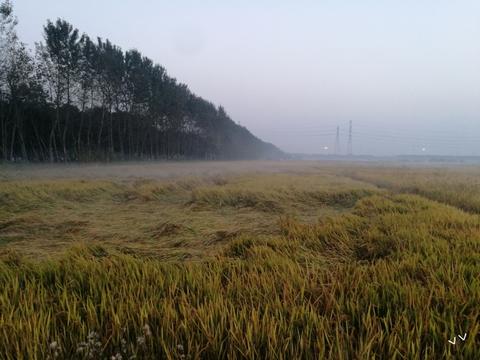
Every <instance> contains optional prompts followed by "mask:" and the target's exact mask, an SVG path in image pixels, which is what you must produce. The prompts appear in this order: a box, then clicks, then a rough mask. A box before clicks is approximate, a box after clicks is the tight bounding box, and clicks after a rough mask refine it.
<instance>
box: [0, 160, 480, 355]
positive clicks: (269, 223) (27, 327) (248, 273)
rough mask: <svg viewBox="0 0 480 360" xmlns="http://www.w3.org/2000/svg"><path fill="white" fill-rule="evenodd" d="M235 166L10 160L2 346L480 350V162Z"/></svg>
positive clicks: (80, 350)
mask: <svg viewBox="0 0 480 360" xmlns="http://www.w3.org/2000/svg"><path fill="white" fill-rule="evenodd" d="M145 166H146V167H147V168H148V167H155V166H159V167H161V166H163V165H155V164H149V165H145ZM170 166H171V165H170ZM184 166H185V167H188V166H191V164H185V165H184ZM201 166H203V165H201ZM205 166H212V165H205ZM222 166H223V165H222ZM228 166H230V168H228ZM228 166H224V170H219V169H213V170H212V169H211V168H208V169H207V170H208V171H206V172H204V171H203V170H202V171H200V172H198V171H197V172H195V171H193V172H191V171H189V170H188V169H183V168H182V170H181V171H180V172H179V173H177V175H175V174H170V176H167V177H165V176H157V175H158V174H157V170H152V169H151V168H148V169H146V170H145V171H144V172H140V171H134V172H133V173H137V176H133V175H132V176H130V175H129V176H120V175H117V174H118V173H122V171H118V169H116V168H113V167H112V168H111V169H110V170H108V171H110V174H109V173H108V171H107V170H105V168H101V169H100V170H99V173H98V176H97V177H96V176H95V172H94V170H93V171H92V170H91V169H89V173H88V177H83V176H78V177H77V176H76V175H75V176H69V174H72V173H73V174H78V173H81V171H80V170H79V169H78V168H74V169H73V170H69V169H65V173H64V174H63V176H60V175H59V174H62V172H61V170H58V169H56V170H55V171H56V172H54V173H52V174H55V175H54V176H53V175H52V176H49V173H48V172H47V171H45V169H39V170H38V172H36V173H37V174H42V176H37V177H35V176H30V175H29V174H30V173H28V172H29V171H31V170H29V169H28V168H22V169H16V168H11V167H3V168H2V167H0V171H3V173H2V176H0V179H1V180H0V358H2V359H47V358H50V359H129V358H137V359H158V358H165V359H211V358H219V359H223V358H225V359H226V358H231V359H235V358H245V359H296V358H302V359H442V358H447V359H448V358H451V359H479V358H480V347H479V345H480V306H479V304H480V180H479V179H480V176H479V175H480V170H478V169H476V168H401V167H380V166H365V165H361V166H360V165H352V166H347V165H342V164H331V163H300V162H299V163H292V164H291V165H285V164H271V163H266V164H263V165H262V164H258V163H257V164H255V166H253V167H250V165H248V164H242V165H241V166H242V168H241V171H240V170H238V169H237V171H234V169H235V166H237V165H228ZM105 167H108V166H105ZM26 174H28V175H26ZM156 174H157V175H156ZM465 333H466V334H467V337H466V339H465V340H464V341H462V340H460V339H459V338H458V335H461V336H462V337H463V335H464V334H465ZM455 336H457V338H456V343H455V344H451V343H449V342H448V340H449V339H450V340H452V339H453V338H454V337H455Z"/></svg>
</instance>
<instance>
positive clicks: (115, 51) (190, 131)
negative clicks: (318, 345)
mask: <svg viewBox="0 0 480 360" xmlns="http://www.w3.org/2000/svg"><path fill="white" fill-rule="evenodd" d="M16 24H17V21H16V18H15V16H14V15H13V11H12V5H11V2H10V1H8V0H7V1H4V2H3V3H2V4H1V5H0V160H6V161H52V162H53V161H96V160H108V161H110V160H128V159H186V158H197V159H248V158H265V157H278V156H280V155H281V152H280V151H279V150H278V149H276V148H275V147H274V146H273V145H271V144H267V143H264V142H262V141H261V140H259V139H258V138H256V137H254V136H253V135H252V134H251V133H250V132H249V131H248V130H247V129H246V128H244V127H241V126H239V125H237V124H235V123H234V122H233V121H232V120H231V119H230V118H229V116H228V115H227V114H226V112H225V110H224V109H223V108H222V107H218V108H217V107H216V106H214V105H213V104H212V103H210V102H208V101H206V100H204V99H202V98H200V97H198V96H196V95H195V94H193V93H192V92H190V91H189V89H188V88H187V86H186V85H184V84H179V83H178V82H177V81H176V80H175V79H174V78H171V77H169V76H168V75H167V73H166V71H165V69H164V68H163V67H161V66H160V65H157V64H155V63H153V62H152V60H150V59H149V58H147V57H145V56H143V55H142V54H141V53H140V52H139V51H137V50H128V51H126V52H124V51H123V50H122V49H121V48H119V47H118V46H116V45H114V44H112V43H111V42H110V41H108V40H105V41H104V40H102V39H100V38H98V39H91V38H89V37H88V36H87V35H85V34H80V32H79V31H78V30H77V29H75V28H73V26H72V25H70V24H69V23H67V22H66V21H64V20H60V19H59V20H57V21H56V22H51V21H48V22H47V24H46V25H45V26H44V29H43V30H44V42H42V43H39V44H36V49H35V52H34V55H32V54H31V52H30V51H29V50H28V49H27V48H26V46H25V45H24V44H23V43H22V42H21V41H20V40H19V39H18V37H17V34H16V31H15V26H16Z"/></svg>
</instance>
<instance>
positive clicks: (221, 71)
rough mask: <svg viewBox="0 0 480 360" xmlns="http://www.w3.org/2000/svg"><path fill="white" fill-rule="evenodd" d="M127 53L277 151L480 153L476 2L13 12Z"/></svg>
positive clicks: (366, 0) (64, 3) (329, 1)
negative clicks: (63, 23)
mask: <svg viewBox="0 0 480 360" xmlns="http://www.w3.org/2000/svg"><path fill="white" fill-rule="evenodd" d="M13 4H14V9H15V13H16V15H17V16H18V19H19V25H18V33H19V36H20V37H21V39H22V41H24V42H26V43H27V44H29V45H30V46H31V47H32V48H33V44H34V43H35V42H38V41H42V27H43V25H44V24H45V23H46V20H47V19H51V20H55V19H57V18H63V19H65V20H67V21H69V22H70V23H71V24H73V25H74V26H75V27H76V28H78V29H79V30H80V31H81V32H84V33H86V34H88V35H89V36H90V37H94V38H95V37H97V36H100V37H102V38H104V39H105V38H108V39H110V40H111V41H112V42H113V43H115V44H117V45H119V46H120V47H122V48H123V49H124V50H127V49H131V48H136V49H138V50H140V51H141V52H142V53H143V54H144V55H146V56H148V57H150V58H151V59H152V60H154V61H155V62H157V63H159V64H161V65H162V66H164V67H165V68H166V69H167V72H168V73H169V75H170V76H172V77H174V78H176V79H177V80H178V81H180V82H182V83H186V84H187V85H188V86H189V88H190V89H191V90H192V91H193V92H194V93H196V94H197V95H199V96H201V97H203V98H205V99H207V100H209V101H211V102H213V103H214V104H216V105H223V106H224V107H225V109H226V110H227V113H228V114H229V115H230V117H231V118H232V119H233V120H234V121H236V122H237V123H240V124H241V125H243V126H246V127H247V128H248V129H249V130H250V131H251V132H252V133H254V134H255V135H256V136H258V137H260V138H261V139H263V140H265V141H269V142H272V143H274V144H275V145H277V146H278V147H280V148H281V149H282V150H284V151H287V152H297V153H325V154H327V153H331V152H332V151H333V148H334V144H335V138H336V136H335V132H336V128H337V126H339V127H340V151H341V152H345V151H346V150H347V137H348V122H349V121H352V148H353V153H354V154H371V155H396V154H426V155H429V154H433V155H480V21H479V18H480V1H478V0H362V1H358V0H316V1H306V0H298V1H281V0H277V1H262V0H259V1H248V0H244V1H235V0H232V1H220V0H215V1H214V0H203V1H185V0H176V1H159V0H157V1H155V0H136V1H133V0H96V1H92V0H83V1H79V0H76V1H73V0H42V1H39V0H13Z"/></svg>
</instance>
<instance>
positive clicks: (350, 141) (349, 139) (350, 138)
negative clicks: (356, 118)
mask: <svg viewBox="0 0 480 360" xmlns="http://www.w3.org/2000/svg"><path fill="white" fill-rule="evenodd" d="M352 154H353V151H352V120H350V122H349V125H348V148H347V155H352Z"/></svg>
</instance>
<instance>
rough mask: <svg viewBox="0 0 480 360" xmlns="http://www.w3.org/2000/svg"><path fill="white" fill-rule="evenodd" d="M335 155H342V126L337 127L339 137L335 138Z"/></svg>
mask: <svg viewBox="0 0 480 360" xmlns="http://www.w3.org/2000/svg"><path fill="white" fill-rule="evenodd" d="M334 154H335V155H340V126H337V136H336V137H335V148H334Z"/></svg>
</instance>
